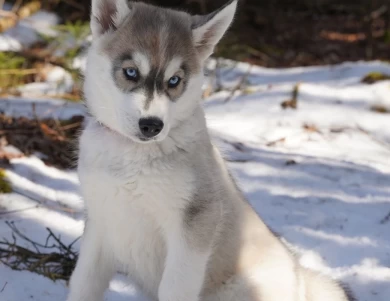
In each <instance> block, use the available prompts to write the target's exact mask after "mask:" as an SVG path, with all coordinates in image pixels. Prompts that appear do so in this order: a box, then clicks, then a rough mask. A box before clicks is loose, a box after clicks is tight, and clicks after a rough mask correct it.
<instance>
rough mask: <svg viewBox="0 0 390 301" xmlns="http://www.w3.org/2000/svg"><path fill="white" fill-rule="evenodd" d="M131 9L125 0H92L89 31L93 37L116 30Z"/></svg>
mask: <svg viewBox="0 0 390 301" xmlns="http://www.w3.org/2000/svg"><path fill="white" fill-rule="evenodd" d="M130 11H131V4H129V3H128V1H127V0H92V12H91V31H92V36H93V38H94V39H96V38H97V37H99V36H101V35H102V34H105V33H106V32H109V31H113V30H116V29H117V27H118V26H119V25H120V24H121V22H122V21H123V20H124V19H125V17H126V16H127V15H128V14H129V13H130Z"/></svg>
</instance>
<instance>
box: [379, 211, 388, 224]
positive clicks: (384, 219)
mask: <svg viewBox="0 0 390 301" xmlns="http://www.w3.org/2000/svg"><path fill="white" fill-rule="evenodd" d="M388 221H390V212H389V213H388V214H387V215H386V216H385V217H384V218H382V219H381V221H380V223H381V224H382V225H383V224H385V223H387V222H388Z"/></svg>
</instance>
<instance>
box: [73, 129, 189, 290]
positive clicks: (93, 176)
mask: <svg viewBox="0 0 390 301" xmlns="http://www.w3.org/2000/svg"><path fill="white" fill-rule="evenodd" d="M101 141H103V143H102V142H101ZM80 143H81V145H80V162H79V176H80V181H81V189H82V194H83V197H84V200H85V205H86V209H87V215H88V220H89V221H90V222H92V223H93V224H94V225H97V227H98V228H99V231H100V233H101V235H102V238H103V240H104V241H105V242H107V250H108V251H109V252H112V256H113V258H114V260H115V261H117V262H118V263H119V266H120V267H121V268H124V269H125V271H126V272H128V273H130V274H131V275H130V276H131V277H132V278H133V279H134V280H135V281H136V282H137V283H138V284H139V285H140V286H142V287H143V289H144V290H146V291H148V292H149V293H151V294H152V295H155V294H156V293H157V290H158V285H159V282H160V280H161V275H162V272H163V267H164V261H165V256H166V250H165V239H164V234H163V229H164V228H165V227H164V224H165V223H169V222H170V221H172V219H174V218H178V217H180V216H182V213H181V212H180V211H182V210H184V208H185V206H186V202H187V200H188V199H189V198H190V197H191V195H192V191H193V178H192V176H191V171H190V170H189V167H188V164H184V162H182V161H181V158H180V156H179V155H167V156H164V157H162V158H156V159H153V160H150V157H148V155H149V154H148V153H147V152H145V149H144V148H143V147H142V149H139V148H136V147H133V146H132V145H131V142H130V141H127V140H126V139H124V138H122V137H120V136H116V135H115V134H114V133H111V132H109V131H107V130H106V129H102V128H99V127H97V126H94V125H89V126H88V127H87V129H86V130H85V132H84V133H83V135H82V137H81V142H80ZM156 151H157V150H156Z"/></svg>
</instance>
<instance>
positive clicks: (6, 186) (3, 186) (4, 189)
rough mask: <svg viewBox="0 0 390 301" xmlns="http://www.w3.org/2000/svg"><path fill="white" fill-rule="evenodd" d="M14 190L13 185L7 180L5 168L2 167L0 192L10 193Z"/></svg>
mask: <svg viewBox="0 0 390 301" xmlns="http://www.w3.org/2000/svg"><path fill="white" fill-rule="evenodd" d="M10 192H12V187H11V185H10V183H9V182H8V181H7V180H6V174H5V170H4V169H0V193H10Z"/></svg>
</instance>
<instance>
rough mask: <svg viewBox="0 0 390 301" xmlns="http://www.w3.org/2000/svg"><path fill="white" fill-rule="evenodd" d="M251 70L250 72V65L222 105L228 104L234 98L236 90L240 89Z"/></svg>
mask: <svg viewBox="0 0 390 301" xmlns="http://www.w3.org/2000/svg"><path fill="white" fill-rule="evenodd" d="M251 70H252V65H250V66H249V68H248V70H247V71H246V72H245V73H244V74H243V75H242V77H241V79H240V81H239V82H238V84H237V85H236V86H235V87H234V88H233V90H232V91H231V92H230V95H229V96H228V97H227V98H226V99H225V100H224V103H227V102H229V101H230V100H231V99H232V98H233V97H234V94H235V93H236V92H237V90H240V89H241V88H242V85H243V84H244V83H245V81H246V80H247V78H248V76H249V75H250V73H251Z"/></svg>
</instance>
